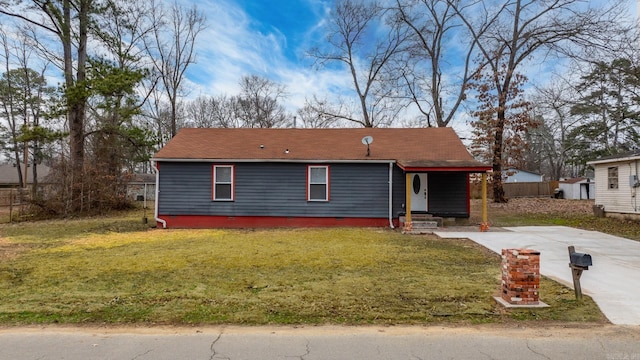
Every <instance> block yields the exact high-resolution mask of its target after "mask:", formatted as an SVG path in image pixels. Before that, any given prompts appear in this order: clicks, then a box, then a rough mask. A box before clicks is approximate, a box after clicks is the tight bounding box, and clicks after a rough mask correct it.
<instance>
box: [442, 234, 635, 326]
mask: <svg viewBox="0 0 640 360" xmlns="http://www.w3.org/2000/svg"><path fill="white" fill-rule="evenodd" d="M503 229H504V230H506V231H488V232H477V231H473V232H464V231H436V232H435V234H436V235H438V236H439V237H441V238H450V239H451V238H468V239H471V240H473V241H474V242H476V243H478V244H481V245H483V246H484V247H486V248H488V249H490V250H492V251H495V252H496V253H498V254H500V253H501V251H502V249H506V248H529V249H535V250H538V251H540V272H541V274H542V275H544V276H547V277H549V278H552V279H554V280H556V281H559V282H560V283H562V284H565V285H567V286H569V287H571V288H573V280H572V277H571V269H570V268H569V253H568V250H567V247H568V246H569V245H573V246H575V248H576V251H577V252H584V253H588V254H591V256H592V258H593V266H591V267H590V268H589V270H588V271H585V272H583V274H582V278H581V279H580V284H581V285H582V292H583V293H584V294H586V295H589V296H591V298H593V300H594V301H595V302H596V303H597V304H598V306H599V307H600V309H601V310H602V312H603V313H604V314H605V316H606V317H607V318H608V319H609V320H610V321H611V322H612V323H613V324H617V325H640V242H638V241H633V240H629V239H625V238H621V237H617V236H612V235H607V234H603V233H600V232H597V231H587V230H580V229H574V228H569V227H565V226H522V227H508V228H503ZM543 291H544V290H543ZM541 300H542V301H544V299H543V298H542V299H541Z"/></svg>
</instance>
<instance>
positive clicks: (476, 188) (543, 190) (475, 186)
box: [471, 181, 558, 199]
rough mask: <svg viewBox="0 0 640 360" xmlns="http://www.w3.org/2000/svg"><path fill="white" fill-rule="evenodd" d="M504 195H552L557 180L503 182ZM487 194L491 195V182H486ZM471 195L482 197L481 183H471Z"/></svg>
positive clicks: (510, 196)
mask: <svg viewBox="0 0 640 360" xmlns="http://www.w3.org/2000/svg"><path fill="white" fill-rule="evenodd" d="M502 186H503V188H504V193H505V196H506V197H507V199H508V198H517V197H551V196H553V195H554V190H555V189H556V188H557V187H558V182H557V181H543V182H515V183H504V184H502ZM487 193H488V194H487V196H489V197H490V198H492V197H493V190H492V189H491V184H487ZM471 197H472V198H474V199H479V198H481V197H482V184H480V183H472V184H471Z"/></svg>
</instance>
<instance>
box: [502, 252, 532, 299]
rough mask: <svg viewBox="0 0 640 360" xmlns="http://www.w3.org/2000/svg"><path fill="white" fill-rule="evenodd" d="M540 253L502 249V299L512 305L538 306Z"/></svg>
mask: <svg viewBox="0 0 640 360" xmlns="http://www.w3.org/2000/svg"><path fill="white" fill-rule="evenodd" d="M539 290H540V252H539V251H536V250H531V249H502V299H503V300H504V301H506V302H508V303H509V304H513V305H538V302H539V297H540V294H539Z"/></svg>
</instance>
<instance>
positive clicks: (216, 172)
mask: <svg viewBox="0 0 640 360" xmlns="http://www.w3.org/2000/svg"><path fill="white" fill-rule="evenodd" d="M234 170H235V169H234V167H233V165H213V200H214V201H233V200H234V188H233V186H234V172H235V171H234Z"/></svg>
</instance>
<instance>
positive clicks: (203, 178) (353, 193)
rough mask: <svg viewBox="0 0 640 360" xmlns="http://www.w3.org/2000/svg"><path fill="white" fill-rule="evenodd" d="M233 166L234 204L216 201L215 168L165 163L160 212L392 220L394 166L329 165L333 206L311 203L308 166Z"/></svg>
mask: <svg viewBox="0 0 640 360" xmlns="http://www.w3.org/2000/svg"><path fill="white" fill-rule="evenodd" d="M231 165H234V166H235V174H234V175H235V176H234V178H235V183H234V186H235V189H234V190H235V191H234V192H235V197H234V201H213V200H212V193H211V192H212V185H213V184H212V167H213V164H211V163H173V162H162V163H160V181H159V195H158V196H159V203H158V206H159V209H158V211H159V213H160V214H162V215H218V216H286V217H362V218H386V217H387V216H388V211H389V210H388V208H389V205H388V204H389V202H388V201H389V200H388V194H389V188H388V183H389V165H388V164H325V165H329V189H330V192H329V197H330V200H329V201H328V202H317V201H307V195H306V194H307V193H306V187H307V164H303V163H237V164H231ZM314 165H315V164H314ZM394 177H395V176H394ZM394 203H395V202H394Z"/></svg>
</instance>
